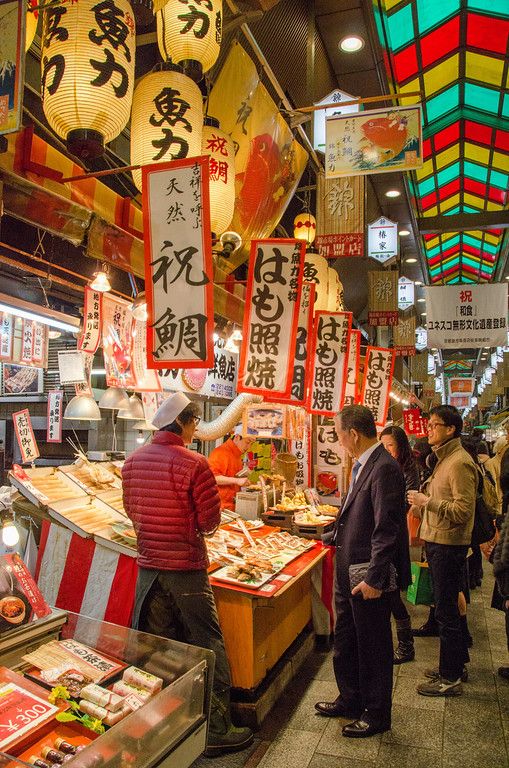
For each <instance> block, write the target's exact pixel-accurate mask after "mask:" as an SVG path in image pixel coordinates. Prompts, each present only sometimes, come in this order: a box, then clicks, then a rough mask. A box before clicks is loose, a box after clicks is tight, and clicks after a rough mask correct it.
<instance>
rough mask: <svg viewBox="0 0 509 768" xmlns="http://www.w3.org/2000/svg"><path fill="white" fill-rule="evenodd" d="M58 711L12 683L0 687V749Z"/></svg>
mask: <svg viewBox="0 0 509 768" xmlns="http://www.w3.org/2000/svg"><path fill="white" fill-rule="evenodd" d="M56 712H58V707H54V706H53V704H50V703H49V702H47V701H44V699H40V698H39V697H38V696H36V695H35V694H33V693H30V692H29V691H26V690H25V689H24V688H21V687H20V686H18V685H15V684H14V683H8V684H7V685H2V686H1V687H0V749H1V750H2V751H3V750H4V749H5V747H6V746H7V744H10V743H11V742H12V741H17V740H18V739H19V737H20V736H23V735H24V734H25V733H27V732H28V731H32V730H35V728H36V727H37V726H38V725H40V724H41V723H42V722H44V721H45V720H48V719H49V718H51V717H53V715H54V714H55V713H56Z"/></svg>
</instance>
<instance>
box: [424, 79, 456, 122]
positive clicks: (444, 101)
mask: <svg viewBox="0 0 509 768" xmlns="http://www.w3.org/2000/svg"><path fill="white" fill-rule="evenodd" d="M458 104H459V86H458V85H453V86H452V87H451V88H448V89H447V90H446V91H443V92H442V93H440V94H439V95H438V96H435V97H434V98H433V99H428V100H427V101H426V113H427V116H428V123H432V122H433V120H438V119H439V118H440V117H443V116H444V115H445V114H446V113H447V112H450V111H451V110H452V109H455V108H457V107H458Z"/></svg>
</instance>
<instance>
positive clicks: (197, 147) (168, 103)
mask: <svg viewBox="0 0 509 768" xmlns="http://www.w3.org/2000/svg"><path fill="white" fill-rule="evenodd" d="M202 103H203V102H202V95H201V92H200V89H199V88H198V86H197V85H196V83H194V82H193V81H192V80H191V79H190V78H189V77H186V75H183V74H182V72H181V71H180V70H179V68H178V67H172V66H171V65H167V64H166V65H163V68H162V69H159V70H157V71H152V72H149V73H148V75H145V77H142V78H141V80H140V81H139V82H138V84H137V85H136V88H135V89H134V96H133V111H132V115H131V165H146V164H150V163H167V162H169V161H170V160H181V159H183V158H184V157H197V156H198V155H199V154H200V152H201V138H202V131H203V106H202ZM132 173H133V179H134V183H135V184H136V186H137V187H138V189H139V190H141V170H139V171H133V172H132Z"/></svg>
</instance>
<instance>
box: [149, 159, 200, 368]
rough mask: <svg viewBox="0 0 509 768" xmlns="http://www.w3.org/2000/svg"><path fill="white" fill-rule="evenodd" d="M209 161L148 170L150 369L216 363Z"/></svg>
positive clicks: (180, 163)
mask: <svg viewBox="0 0 509 768" xmlns="http://www.w3.org/2000/svg"><path fill="white" fill-rule="evenodd" d="M208 162H209V159H208V157H193V158H187V159H185V160H177V161H176V162H173V163H162V164H160V165H153V166H145V167H144V168H143V224H144V232H145V289H146V294H147V309H148V316H149V320H148V324H147V366H148V368H152V369H157V368H211V367H212V366H213V365H214V346H213V340H212V335H213V331H214V307H213V300H214V296H213V266H212V242H211V237H210V206H209V185H208Z"/></svg>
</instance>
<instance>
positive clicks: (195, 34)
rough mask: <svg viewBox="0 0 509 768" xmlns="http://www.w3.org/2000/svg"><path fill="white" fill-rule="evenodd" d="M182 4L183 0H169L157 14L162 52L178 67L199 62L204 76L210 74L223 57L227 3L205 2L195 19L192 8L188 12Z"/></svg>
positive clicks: (217, 0) (162, 54)
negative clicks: (222, 41) (224, 4)
mask: <svg viewBox="0 0 509 768" xmlns="http://www.w3.org/2000/svg"><path fill="white" fill-rule="evenodd" d="M182 5H183V3H182V2H181V0H168V2H167V3H166V4H165V5H164V7H163V8H162V10H160V11H158V12H157V13H156V23H157V44H158V46H159V52H160V53H161V56H162V57H163V59H164V60H165V61H168V60H171V61H174V62H175V63H176V64H179V63H181V62H187V61H197V62H199V63H200V65H201V71H202V73H203V72H207V71H208V70H209V69H210V68H211V67H213V66H214V64H215V63H216V60H217V57H218V56H219V48H220V47H221V37H222V32H223V23H222V22H223V2H222V0H210V2H208V3H201V4H200V5H199V12H197V13H196V15H195V17H194V20H193V14H192V13H191V6H189V7H188V9H187V8H183V7H182ZM186 10H187V13H185V11H186ZM193 10H194V8H193Z"/></svg>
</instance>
